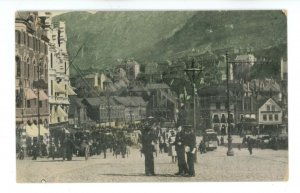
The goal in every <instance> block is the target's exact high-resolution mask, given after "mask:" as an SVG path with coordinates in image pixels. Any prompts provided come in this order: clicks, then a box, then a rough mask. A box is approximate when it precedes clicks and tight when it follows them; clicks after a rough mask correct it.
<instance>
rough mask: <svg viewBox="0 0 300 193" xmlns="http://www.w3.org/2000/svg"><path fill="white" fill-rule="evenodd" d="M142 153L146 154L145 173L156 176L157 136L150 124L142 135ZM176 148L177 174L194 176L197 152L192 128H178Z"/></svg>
mask: <svg viewBox="0 0 300 193" xmlns="http://www.w3.org/2000/svg"><path fill="white" fill-rule="evenodd" d="M141 143H142V149H141V151H142V153H143V154H144V156H145V174H146V175H147V176H154V175H155V172H154V157H153V153H154V151H155V148H154V145H155V143H156V136H155V134H154V133H153V131H152V129H151V127H150V126H146V127H145V128H144V130H143V132H142V136H141ZM174 144H175V150H176V153H177V159H178V172H176V173H175V175H180V176H187V177H194V176H195V169H194V160H195V159H194V157H195V154H196V152H197V149H196V137H195V135H194V133H193V131H192V128H189V127H186V128H184V129H182V127H179V128H178V132H177V133H176V137H175V142H174Z"/></svg>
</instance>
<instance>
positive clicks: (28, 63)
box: [27, 58, 30, 79]
mask: <svg viewBox="0 0 300 193" xmlns="http://www.w3.org/2000/svg"><path fill="white" fill-rule="evenodd" d="M27 78H28V79H29V78H30V60H29V58H28V59H27Z"/></svg>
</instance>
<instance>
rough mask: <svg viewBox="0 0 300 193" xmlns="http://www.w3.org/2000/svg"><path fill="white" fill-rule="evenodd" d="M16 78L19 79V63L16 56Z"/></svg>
mask: <svg viewBox="0 0 300 193" xmlns="http://www.w3.org/2000/svg"><path fill="white" fill-rule="evenodd" d="M16 77H17V78H19V77H21V61H20V58H19V57H18V56H16Z"/></svg>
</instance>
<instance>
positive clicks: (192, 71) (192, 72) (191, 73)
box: [184, 58, 202, 162]
mask: <svg viewBox="0 0 300 193" xmlns="http://www.w3.org/2000/svg"><path fill="white" fill-rule="evenodd" d="M184 71H185V72H186V74H187V75H188V77H189V79H190V82H191V83H192V86H193V103H194V109H193V127H194V135H195V138H196V136H197V135H196V131H197V129H196V127H197V123H196V108H197V105H196V78H197V77H198V76H199V74H200V73H201V72H202V69H199V68H196V67H195V59H194V58H193V59H192V64H191V67H190V68H187V69H185V70H184ZM195 162H197V153H195Z"/></svg>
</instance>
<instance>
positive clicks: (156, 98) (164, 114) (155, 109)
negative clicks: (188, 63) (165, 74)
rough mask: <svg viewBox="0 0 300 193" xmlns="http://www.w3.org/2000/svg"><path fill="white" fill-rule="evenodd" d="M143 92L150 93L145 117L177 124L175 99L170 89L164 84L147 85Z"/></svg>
mask: <svg viewBox="0 0 300 193" xmlns="http://www.w3.org/2000/svg"><path fill="white" fill-rule="evenodd" d="M145 90H147V91H149V93H150V96H149V100H148V101H149V102H148V106H147V116H152V117H155V118H158V119H162V121H171V122H177V111H178V107H177V99H176V97H175V95H174V94H173V92H172V91H171V89H170V87H169V86H168V85H167V84H165V83H158V84H147V85H146V86H145Z"/></svg>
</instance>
